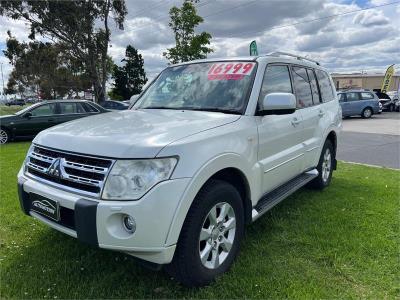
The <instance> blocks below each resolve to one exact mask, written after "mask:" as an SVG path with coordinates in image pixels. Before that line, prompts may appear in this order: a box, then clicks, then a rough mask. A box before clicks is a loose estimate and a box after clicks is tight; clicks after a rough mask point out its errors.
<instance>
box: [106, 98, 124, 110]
mask: <svg viewBox="0 0 400 300" xmlns="http://www.w3.org/2000/svg"><path fill="white" fill-rule="evenodd" d="M101 106H103V107H104V108H106V109H110V110H124V109H128V108H129V104H128V103H125V102H122V101H113V100H108V101H104V102H103V103H101Z"/></svg>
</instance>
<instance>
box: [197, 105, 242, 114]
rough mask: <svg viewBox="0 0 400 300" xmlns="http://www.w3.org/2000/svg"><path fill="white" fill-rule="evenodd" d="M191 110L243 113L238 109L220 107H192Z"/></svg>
mask: <svg viewBox="0 0 400 300" xmlns="http://www.w3.org/2000/svg"><path fill="white" fill-rule="evenodd" d="M190 109H191V110H196V111H211V112H220V113H224V114H233V115H241V114H242V112H241V111H240V110H237V109H230V108H218V107H191V108H190Z"/></svg>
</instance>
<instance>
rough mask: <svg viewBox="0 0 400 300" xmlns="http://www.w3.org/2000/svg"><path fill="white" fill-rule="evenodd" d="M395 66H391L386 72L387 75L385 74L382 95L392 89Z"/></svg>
mask: <svg viewBox="0 0 400 300" xmlns="http://www.w3.org/2000/svg"><path fill="white" fill-rule="evenodd" d="M393 66H394V65H391V66H390V67H389V68H387V70H386V74H385V77H384V78H383V82H382V88H381V92H382V93H386V92H387V90H388V89H389V87H390V83H391V82H392V77H393V73H394V67H393Z"/></svg>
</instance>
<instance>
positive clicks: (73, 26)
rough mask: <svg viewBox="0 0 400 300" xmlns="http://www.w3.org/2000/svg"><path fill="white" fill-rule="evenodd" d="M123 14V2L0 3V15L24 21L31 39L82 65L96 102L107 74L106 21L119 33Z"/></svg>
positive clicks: (25, 0) (51, 0) (50, 0)
mask: <svg viewBox="0 0 400 300" xmlns="http://www.w3.org/2000/svg"><path fill="white" fill-rule="evenodd" d="M126 14H127V9H126V6H125V1H124V0H103V1H94V0H74V1H58V0H46V1H44V0H43V1H28V0H21V1H0V15H3V16H6V17H9V18H12V19H16V20H23V21H25V22H27V23H28V24H29V25H30V38H31V39H35V37H36V35H40V36H43V37H47V38H49V39H51V40H52V41H54V42H56V43H57V44H59V45H60V46H61V45H62V47H63V51H64V53H65V55H68V56H69V57H70V58H71V60H72V59H75V60H76V61H80V62H81V63H82V64H83V66H84V68H85V72H86V73H87V75H88V76H89V78H90V82H91V83H92V85H93V88H94V93H95V96H96V100H97V101H98V102H101V101H103V100H104V99H105V94H106V82H107V79H108V76H109V71H110V68H109V56H108V46H109V41H110V36H111V31H110V28H109V19H110V18H112V19H113V20H114V21H115V22H116V24H117V26H118V27H119V29H121V30H122V29H123V23H124V20H125V16H126Z"/></svg>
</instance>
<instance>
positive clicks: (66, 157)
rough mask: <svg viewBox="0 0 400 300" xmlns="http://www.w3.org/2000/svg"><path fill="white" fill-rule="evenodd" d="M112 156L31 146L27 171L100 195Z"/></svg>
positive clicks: (44, 178) (76, 189)
mask: <svg viewBox="0 0 400 300" xmlns="http://www.w3.org/2000/svg"><path fill="white" fill-rule="evenodd" d="M112 164H113V160H110V159H103V158H95V157H89V156H84V155H78V154H71V153H65V152H62V151H56V150H50V149H46V148H43V147H39V146H34V147H33V149H32V150H31V151H30V152H29V153H28V159H27V162H26V167H27V172H28V173H29V174H31V175H33V176H35V177H38V178H40V179H43V180H46V181H47V182H50V183H54V184H57V185H62V186H64V187H65V188H67V189H71V190H74V191H76V192H80V193H84V194H88V195H91V196H96V197H98V196H100V193H101V191H102V188H103V185H104V181H105V179H106V177H107V174H108V172H109V170H110V168H111V166H112Z"/></svg>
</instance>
